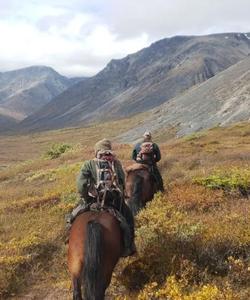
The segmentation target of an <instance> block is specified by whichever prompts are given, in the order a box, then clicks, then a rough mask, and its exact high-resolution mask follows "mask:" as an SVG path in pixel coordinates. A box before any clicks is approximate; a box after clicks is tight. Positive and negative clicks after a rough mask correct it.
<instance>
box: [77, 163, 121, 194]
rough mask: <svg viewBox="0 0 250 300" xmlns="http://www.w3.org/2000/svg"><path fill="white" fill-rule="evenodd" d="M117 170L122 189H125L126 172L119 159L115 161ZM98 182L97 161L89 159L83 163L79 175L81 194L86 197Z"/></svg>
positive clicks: (78, 185) (78, 184)
mask: <svg viewBox="0 0 250 300" xmlns="http://www.w3.org/2000/svg"><path fill="white" fill-rule="evenodd" d="M114 167H115V172H116V175H117V181H118V184H119V188H120V190H121V191H122V192H123V191H124V189H125V174H124V171H123V168H122V165H121V163H120V161H119V160H115V162H114ZM96 183H97V172H96V161H95V160H94V159H92V160H87V161H85V162H84V164H83V165H82V168H81V170H80V173H79V175H78V177H77V189H78V192H79V193H80V195H81V196H82V197H83V198H85V199H86V197H87V195H88V189H89V187H90V186H91V185H93V184H96Z"/></svg>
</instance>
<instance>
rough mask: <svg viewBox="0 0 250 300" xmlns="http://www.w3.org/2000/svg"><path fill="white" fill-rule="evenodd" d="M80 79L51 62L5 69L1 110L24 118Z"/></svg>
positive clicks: (1, 76)
mask: <svg viewBox="0 0 250 300" xmlns="http://www.w3.org/2000/svg"><path fill="white" fill-rule="evenodd" d="M77 81H79V79H69V78H67V77H64V76H62V75H60V74H59V73H58V72H56V71H55V70H54V69H53V68H51V67H47V66H30V67H27V68H21V69H18V70H13V71H7V72H1V73H0V111H1V113H2V114H5V113H6V115H8V116H11V117H13V118H16V116H17V115H18V117H17V120H18V121H20V120H23V119H24V118H26V117H27V116H28V115H30V114H32V113H34V112H35V111H37V110H38V109H40V108H41V107H42V106H43V105H45V104H47V103H48V102H49V101H50V100H52V99H53V98H54V97H55V96H57V95H58V94H60V93H61V92H63V91H64V90H65V89H67V88H68V87H69V86H71V85H72V84H74V83H75V82H77Z"/></svg>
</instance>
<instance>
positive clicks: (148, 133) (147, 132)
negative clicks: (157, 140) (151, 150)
mask: <svg viewBox="0 0 250 300" xmlns="http://www.w3.org/2000/svg"><path fill="white" fill-rule="evenodd" d="M143 136H144V137H152V134H151V132H150V131H146V132H145V133H144V134H143Z"/></svg>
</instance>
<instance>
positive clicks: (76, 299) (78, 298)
mask: <svg viewBox="0 0 250 300" xmlns="http://www.w3.org/2000/svg"><path fill="white" fill-rule="evenodd" d="M73 300H83V299H82V292H81V283H80V280H79V278H73Z"/></svg>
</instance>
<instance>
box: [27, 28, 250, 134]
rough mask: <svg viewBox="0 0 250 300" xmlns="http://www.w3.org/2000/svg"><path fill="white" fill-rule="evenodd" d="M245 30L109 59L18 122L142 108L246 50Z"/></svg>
mask: <svg viewBox="0 0 250 300" xmlns="http://www.w3.org/2000/svg"><path fill="white" fill-rule="evenodd" d="M249 36H250V35H247V34H240V33H229V34H214V35H208V36H176V37H173V38H167V39H163V40H160V41H158V42H156V43H154V44H152V45H151V46H150V47H148V48H145V49H142V50H141V51H139V52H137V53H135V54H131V55H128V56H127V57H125V58H124V59H120V60H112V61H111V62H110V63H109V64H108V65H107V66H106V68H105V69H104V70H102V71H101V72H100V73H98V74H97V75H96V76H94V77H92V78H88V79H86V80H84V81H83V82H79V83H78V84H76V85H74V86H72V87H71V88H69V89H68V90H66V91H65V92H64V93H62V94H60V95H59V96H58V97H56V98H55V99H54V100H53V101H52V102H50V103H49V104H47V105H45V106H44V107H43V108H42V109H41V110H39V111H38V112H37V113H35V114H33V115H32V116H30V117H28V118H27V119H26V120H24V122H23V123H22V125H23V127H24V128H26V129H28V130H43V129H52V128H60V127H67V126H75V125H78V124H87V123H90V122H96V121H101V120H109V119H115V118H120V117H125V116H130V115H133V114H136V113H138V112H142V111H147V110H149V109H151V108H153V107H156V106H158V105H160V104H162V103H164V102H166V101H168V100H169V99H171V98H173V97H176V96H177V95H180V94H182V93H183V92H185V91H187V90H188V89H189V88H190V87H192V86H194V85H196V84H199V83H201V82H203V81H206V80H207V79H209V78H211V77H213V76H214V75H215V74H217V73H219V72H221V71H223V70H225V69H226V68H228V67H230V66H231V65H233V64H235V63H237V62H238V61H240V60H242V59H244V58H245V57H247V55H248V54H249V53H250V39H249Z"/></svg>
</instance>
